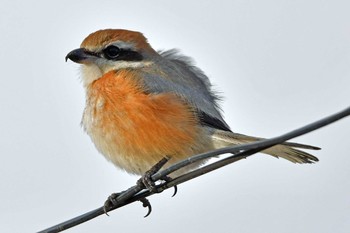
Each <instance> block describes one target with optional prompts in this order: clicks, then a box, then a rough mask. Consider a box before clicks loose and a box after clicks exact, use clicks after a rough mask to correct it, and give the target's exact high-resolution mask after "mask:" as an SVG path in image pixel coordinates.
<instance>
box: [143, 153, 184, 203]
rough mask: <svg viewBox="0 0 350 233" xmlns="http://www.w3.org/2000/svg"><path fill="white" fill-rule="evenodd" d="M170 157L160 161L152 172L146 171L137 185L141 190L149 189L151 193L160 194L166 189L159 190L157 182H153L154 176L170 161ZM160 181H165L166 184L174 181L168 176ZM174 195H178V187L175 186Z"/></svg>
mask: <svg viewBox="0 0 350 233" xmlns="http://www.w3.org/2000/svg"><path fill="white" fill-rule="evenodd" d="M169 159H170V158H169V157H164V158H163V159H162V160H160V161H159V162H158V163H156V164H155V165H154V166H153V167H152V168H151V169H150V170H148V171H146V172H145V174H144V175H143V176H142V177H141V178H140V179H139V180H138V181H137V185H138V186H139V187H140V188H147V189H148V190H149V191H150V192H151V193H160V192H162V191H163V190H164V189H162V188H159V187H158V186H157V185H156V184H155V182H154V181H153V180H152V176H153V175H154V174H156V173H157V172H158V171H159V170H160V169H161V168H162V167H163V166H164V165H165V164H166V163H167V162H168V161H169ZM160 180H163V181H165V182H169V181H171V180H172V179H171V178H170V177H168V176H165V177H162V178H161V179H160ZM174 189H175V190H174V194H173V196H175V194H176V193H177V187H176V186H174Z"/></svg>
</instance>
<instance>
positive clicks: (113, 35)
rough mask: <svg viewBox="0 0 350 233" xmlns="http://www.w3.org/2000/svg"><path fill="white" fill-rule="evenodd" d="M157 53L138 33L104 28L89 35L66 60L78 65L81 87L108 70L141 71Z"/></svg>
mask: <svg viewBox="0 0 350 233" xmlns="http://www.w3.org/2000/svg"><path fill="white" fill-rule="evenodd" d="M156 55H157V52H156V51H155V50H153V48H152V47H151V46H150V45H149V44H148V42H147V39H146V38H145V37H144V36H143V35H142V34H141V33H139V32H135V31H129V30H122V29H105V30H99V31H96V32H94V33H91V34H90V35H89V36H88V37H86V38H85V39H84V41H83V42H82V43H81V45H80V48H79V49H75V50H73V51H71V52H70V53H68V54H67V56H66V61H67V60H68V59H70V60H72V61H73V62H76V63H80V64H82V65H83V66H82V75H83V77H82V78H83V83H84V85H85V86H87V85H89V84H90V83H92V82H93V81H94V80H96V79H98V78H100V77H101V76H103V75H104V74H105V73H107V72H109V71H111V70H119V69H125V68H141V67H145V66H149V65H151V64H152V58H154V56H156Z"/></svg>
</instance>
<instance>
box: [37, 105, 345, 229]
mask: <svg viewBox="0 0 350 233" xmlns="http://www.w3.org/2000/svg"><path fill="white" fill-rule="evenodd" d="M349 115H350V107H348V108H346V109H345V110H343V111H341V112H338V113H336V114H333V115H331V116H329V117H326V118H323V119H321V120H319V121H316V122H314V123H311V124H309V125H306V126H304V127H302V128H299V129H296V130H293V131H291V132H289V133H286V134H283V135H281V136H278V137H275V138H271V139H265V140H262V141H258V142H254V143H249V144H244V145H240V146H233V147H227V148H223V149H218V150H214V151H210V152H207V153H203V154H199V155H195V156H192V157H191V158H189V159H186V160H184V161H181V162H179V163H177V164H174V165H172V166H171V167H169V168H168V169H165V170H163V171H161V172H158V173H156V174H155V175H153V176H152V178H153V180H154V181H157V180H159V179H160V178H162V177H163V176H166V175H168V174H171V173H172V172H174V171H176V170H178V169H180V168H183V167H185V166H188V165H189V164H191V163H194V162H196V161H200V160H203V159H207V158H210V157H213V156H217V155H220V154H224V153H236V154H234V155H232V156H230V157H227V158H224V159H221V160H219V161H217V162H215V163H212V164H209V165H207V166H204V167H201V168H198V169H196V170H194V171H192V172H189V173H186V174H184V175H182V176H179V177H177V178H175V179H173V180H172V181H170V182H166V183H165V184H163V185H161V188H162V189H163V190H165V189H168V188H170V187H173V186H175V185H179V184H181V183H184V182H186V181H188V180H191V179H194V178H196V177H198V176H201V175H204V174H206V173H208V172H211V171H213V170H216V169H218V168H220V167H222V166H226V165H228V164H230V163H234V162H236V161H239V160H241V159H243V158H246V157H248V156H251V155H253V154H255V153H258V152H260V151H262V150H265V149H267V148H269V147H271V146H274V145H277V144H280V143H282V142H285V141H287V140H289V139H292V138H294V137H297V136H300V135H303V134H306V133H309V132H311V131H314V130H316V129H319V128H321V127H324V126H326V125H329V124H331V123H333V122H335V121H338V120H340V119H342V118H344V117H346V116H349ZM239 151H240V152H239ZM237 152H238V153H237ZM135 187H136V186H133V187H131V188H129V189H128V190H126V191H124V192H123V193H125V195H124V197H128V198H129V199H127V200H124V201H123V202H119V201H120V200H119V198H118V199H117V202H118V204H117V205H116V206H114V207H113V208H111V209H110V211H112V210H114V209H118V208H120V207H122V206H125V205H128V204H130V203H132V202H135V201H138V200H139V199H140V198H143V197H147V196H150V195H153V194H154V193H150V192H149V191H147V190H145V191H141V192H140V190H139V188H135ZM132 193H134V195H132V196H131V194H132ZM102 214H104V210H103V207H100V208H97V209H95V210H92V211H90V212H87V213H85V214H83V215H80V216H78V217H75V218H73V219H70V220H68V221H65V222H62V223H60V224H57V225H55V226H52V227H50V228H47V229H45V230H42V231H40V232H39V233H49V232H50V233H54V232H60V231H63V230H66V229H68V228H71V227H74V226H76V225H79V224H81V223H83V222H86V221H89V220H91V219H93V218H95V217H98V216H99V215H102Z"/></svg>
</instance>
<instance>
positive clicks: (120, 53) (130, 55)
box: [101, 45, 143, 61]
mask: <svg viewBox="0 0 350 233" xmlns="http://www.w3.org/2000/svg"><path fill="white" fill-rule="evenodd" d="M101 55H102V56H103V57H104V58H106V59H108V60H112V61H141V60H142V59H143V57H142V55H141V54H140V53H138V52H136V51H132V50H125V49H120V48H118V47H117V46H114V45H110V46H108V47H107V48H105V49H104V50H102V52H101Z"/></svg>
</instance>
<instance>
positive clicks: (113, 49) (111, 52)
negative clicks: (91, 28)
mask: <svg viewBox="0 0 350 233" xmlns="http://www.w3.org/2000/svg"><path fill="white" fill-rule="evenodd" d="M119 53H120V49H119V48H118V47H117V46H114V45H111V46H108V47H107V48H105V49H104V50H103V54H104V55H105V57H106V58H107V59H115V58H117V57H118V56H119Z"/></svg>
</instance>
